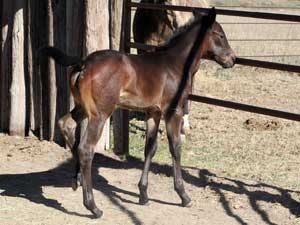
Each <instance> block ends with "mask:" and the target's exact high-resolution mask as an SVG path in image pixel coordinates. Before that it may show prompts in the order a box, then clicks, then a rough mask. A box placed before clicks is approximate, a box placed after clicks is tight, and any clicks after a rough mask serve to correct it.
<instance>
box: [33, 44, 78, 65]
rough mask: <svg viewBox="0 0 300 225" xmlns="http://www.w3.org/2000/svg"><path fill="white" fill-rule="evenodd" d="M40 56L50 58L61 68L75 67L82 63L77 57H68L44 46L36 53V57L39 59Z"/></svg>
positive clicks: (59, 51) (55, 49)
mask: <svg viewBox="0 0 300 225" xmlns="http://www.w3.org/2000/svg"><path fill="white" fill-rule="evenodd" d="M42 55H44V56H48V57H51V58H53V59H54V60H55V62H57V63H58V64H60V65H62V66H76V65H80V64H81V63H82V59H81V58H79V57H77V56H68V55H66V54H65V53H64V52H62V51H61V50H59V49H57V48H54V47H50V46H46V47H42V48H40V49H39V50H38V52H37V57H41V56H42Z"/></svg>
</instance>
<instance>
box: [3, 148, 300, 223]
mask: <svg viewBox="0 0 300 225" xmlns="http://www.w3.org/2000/svg"><path fill="white" fill-rule="evenodd" d="M142 166H143V162H142V161H141V160H139V159H135V158H130V159H129V160H128V161H127V162H123V161H119V160H116V159H113V158H110V157H108V156H105V155H102V154H98V153H97V154H95V158H94V162H93V174H94V176H93V180H94V189H96V190H98V191H101V192H102V193H103V194H105V195H106V196H107V197H108V199H109V200H110V201H111V203H112V204H114V205H115V206H117V207H118V208H119V209H120V211H122V212H124V213H126V214H127V215H128V217H129V218H130V219H131V221H132V222H133V223H134V224H143V222H142V219H140V218H138V217H137V215H136V214H135V213H134V212H133V211H131V210H130V209H129V208H127V207H125V206H124V205H123V204H120V202H124V203H131V204H138V193H134V192H131V191H127V190H123V189H121V188H120V187H116V186H113V185H111V184H109V183H108V182H107V180H106V179H105V178H104V177H102V176H101V175H98V168H99V167H102V168H111V169H142ZM71 168H72V165H71V162H70V161H66V162H64V163H63V164H61V165H60V166H58V167H56V168H54V169H51V170H48V171H44V172H37V173H27V174H13V175H11V174H2V175H0V189H1V194H0V195H1V196H11V197H19V198H25V199H28V200H29V201H31V202H33V203H36V204H43V205H45V206H47V207H51V208H54V209H57V210H60V211H62V212H64V213H66V214H70V215H76V216H81V217H91V216H90V215H89V214H81V213H78V212H72V211H69V210H67V209H66V208H64V207H62V206H61V204H60V203H59V202H58V201H57V200H55V199H49V198H46V197H45V196H44V195H43V191H42V187H45V186H51V187H71V177H72V175H73V171H72V170H71ZM190 169H191V168H189V169H188V168H185V169H183V177H184V180H185V182H187V183H189V184H192V185H194V186H195V187H198V188H204V187H210V188H211V190H213V191H215V193H217V194H218V196H219V199H220V203H221V204H222V206H223V208H224V210H225V212H226V213H227V215H228V216H230V217H232V218H234V219H235V220H236V221H237V222H238V223H240V224H247V223H246V222H245V221H244V220H243V218H241V217H240V216H239V215H236V214H235V213H234V212H233V211H232V209H231V207H230V206H229V200H228V199H226V196H225V194H224V192H225V191H226V192H232V193H234V194H238V195H244V196H247V198H248V199H249V202H250V205H251V207H252V209H253V211H254V212H256V213H257V214H258V215H259V216H260V217H261V219H262V220H263V221H264V222H265V223H266V224H270V225H273V224H275V223H274V222H272V221H271V219H270V218H269V216H268V214H267V213H266V212H265V211H264V210H263V209H261V208H260V207H259V205H258V201H260V202H261V201H264V202H268V203H277V204H280V205H281V206H282V207H284V208H286V209H288V210H289V211H290V213H291V214H292V215H294V216H297V217H298V216H300V203H299V202H298V201H296V200H295V199H293V198H292V197H291V194H292V193H297V194H299V193H300V192H296V191H293V190H287V189H282V188H280V187H276V186H271V185H268V184H264V183H259V184H255V185H253V184H247V183H245V182H242V181H239V180H235V179H229V178H226V177H218V176H217V175H216V174H213V173H211V172H209V171H208V170H200V169H197V168H192V169H193V170H197V171H198V176H194V175H192V174H191V173H190V172H189V170H190ZM151 171H152V172H153V173H160V174H164V175H166V176H171V175H172V168H171V167H170V166H169V165H160V164H157V163H153V164H152V166H151ZM96 174H97V175H96ZM130 182H138V181H137V180H132V181H130ZM249 189H251V190H249ZM264 189H267V191H266V190H264ZM274 192H276V193H277V194H274ZM121 193H122V194H125V195H130V196H133V197H136V201H135V202H133V201H129V200H127V199H124V198H122V197H121V196H120V194H121ZM118 199H119V200H121V201H118ZM150 201H156V202H158V203H161V204H169V205H177V204H174V203H169V202H164V201H162V200H158V199H150Z"/></svg>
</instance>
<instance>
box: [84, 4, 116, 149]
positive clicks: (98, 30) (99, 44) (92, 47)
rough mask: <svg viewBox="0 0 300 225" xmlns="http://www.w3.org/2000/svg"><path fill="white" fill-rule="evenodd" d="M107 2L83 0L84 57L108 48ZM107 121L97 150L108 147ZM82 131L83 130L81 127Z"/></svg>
mask: <svg viewBox="0 0 300 225" xmlns="http://www.w3.org/2000/svg"><path fill="white" fill-rule="evenodd" d="M108 3H109V1H107V0H97V1H95V0H85V22H86V23H85V37H84V55H88V54H90V53H92V52H93V51H96V50H101V49H108V48H109V4H108ZM109 123H110V122H109V119H108V121H107V122H106V124H105V127H104V129H103V133H102V136H101V138H100V141H99V142H98V145H97V147H96V151H97V150H101V149H104V148H108V147H109V130H110V129H109ZM82 128H83V129H84V130H85V128H84V127H82Z"/></svg>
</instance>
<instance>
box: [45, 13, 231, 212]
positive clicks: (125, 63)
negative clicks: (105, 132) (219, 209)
mask: <svg viewBox="0 0 300 225" xmlns="http://www.w3.org/2000/svg"><path fill="white" fill-rule="evenodd" d="M215 17H216V14H215V11H214V10H211V12H210V13H209V15H208V16H206V17H203V18H202V20H203V21H200V20H201V19H199V20H196V21H194V22H192V23H191V24H189V25H187V26H186V27H184V28H183V29H181V30H180V31H179V32H178V33H177V34H175V36H173V37H172V38H171V39H170V41H169V42H168V43H167V44H166V45H164V46H162V47H160V48H158V49H157V51H156V52H153V53H147V54H144V55H138V56H136V55H129V54H122V53H120V52H116V51H110V50H105V51H98V52H95V53H93V54H91V55H89V56H88V57H87V58H85V59H80V58H77V57H71V56H67V55H65V54H64V53H63V52H61V51H59V50H58V49H55V48H52V47H45V48H43V49H41V50H40V53H42V54H44V55H47V56H50V57H52V58H54V59H55V61H56V62H58V63H59V64H61V65H64V66H71V72H70V75H69V76H70V77H69V80H70V87H71V92H72V94H73V96H74V99H75V103H76V106H75V108H74V109H73V110H72V111H71V112H70V113H69V114H67V115H66V116H64V117H63V118H62V119H60V121H59V125H60V128H61V130H62V133H63V135H64V137H65V139H66V142H67V144H68V145H69V146H70V148H71V149H72V153H73V158H74V160H75V162H76V165H77V166H76V168H77V169H76V176H75V178H76V177H77V174H78V173H79V171H80V172H81V176H82V187H83V202H84V205H85V206H86V208H87V209H89V210H90V211H91V212H92V213H93V214H94V216H95V217H101V216H102V211H101V210H99V209H98V208H97V206H96V204H95V201H94V197H93V191H92V177H91V165H92V160H93V157H94V147H95V145H96V144H97V142H98V140H99V138H100V136H101V134H102V129H103V126H104V124H105V121H106V120H107V118H108V117H109V116H110V115H111V114H112V113H113V111H114V110H115V109H116V108H117V107H121V108H126V109H134V110H141V111H145V112H146V114H147V131H146V132H147V133H146V145H145V164H144V169H143V172H142V176H141V179H140V182H139V185H138V186H139V190H140V199H139V202H140V203H141V204H146V203H147V202H148V195H147V186H148V172H149V167H150V162H151V159H152V157H153V156H154V154H155V151H156V147H157V140H156V139H157V132H158V127H159V123H160V120H161V118H162V117H164V116H165V115H166V112H167V109H168V107H169V105H170V102H171V101H172V99H173V97H174V95H175V93H176V92H177V89H178V86H179V83H180V82H181V79H182V76H183V68H184V65H185V63H186V59H187V57H188V55H189V53H190V50H191V48H192V46H193V44H194V43H195V41H196V40H195V39H196V37H197V36H198V35H197V34H199V31H200V29H204V28H205V32H204V33H203V37H202V38H203V41H202V44H201V46H200V48H199V50H198V51H197V54H196V57H195V59H194V61H193V64H192V67H191V70H190V74H189V77H188V82H187V85H186V87H185V88H184V90H183V92H182V95H181V97H180V99H179V102H178V105H177V107H176V108H175V109H173V110H174V113H173V114H172V116H171V117H167V118H165V122H166V129H167V135H168V140H169V148H170V152H171V155H172V159H173V168H174V170H173V171H174V187H175V190H176V192H177V193H178V195H179V197H180V198H181V200H182V205H183V206H189V205H190V203H191V199H190V198H189V196H188V195H187V193H186V192H185V189H184V185H183V180H182V175H181V165H180V159H181V140H180V129H181V124H182V116H183V113H182V104H183V102H184V101H185V100H186V99H187V97H188V93H189V92H190V89H191V84H192V79H193V75H194V74H195V72H196V71H197V70H198V68H199V65H200V60H201V59H202V58H207V59H212V60H215V61H216V62H218V63H219V64H220V65H222V66H223V67H224V68H229V67H232V66H233V65H234V62H235V54H234V53H233V51H232V50H231V48H230V46H229V44H228V42H227V39H226V36H225V34H224V32H223V30H222V28H221V26H220V24H218V23H217V22H215ZM84 118H88V126H87V129H86V131H85V134H84V136H83V138H82V140H81V141H80V142H79V141H78V140H77V141H76V140H75V130H76V127H77V125H78V124H79V123H80V122H81V121H82V120H83V119H84ZM77 187H78V183H77V180H76V179H74V180H73V188H74V190H76V189H77Z"/></svg>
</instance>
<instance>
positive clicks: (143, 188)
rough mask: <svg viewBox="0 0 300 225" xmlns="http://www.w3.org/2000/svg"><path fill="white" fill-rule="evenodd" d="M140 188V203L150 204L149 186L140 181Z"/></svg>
mask: <svg viewBox="0 0 300 225" xmlns="http://www.w3.org/2000/svg"><path fill="white" fill-rule="evenodd" d="M139 189H140V198H139V204H141V205H148V203H149V198H148V194H147V187H146V186H144V185H142V184H140V183H139Z"/></svg>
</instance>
